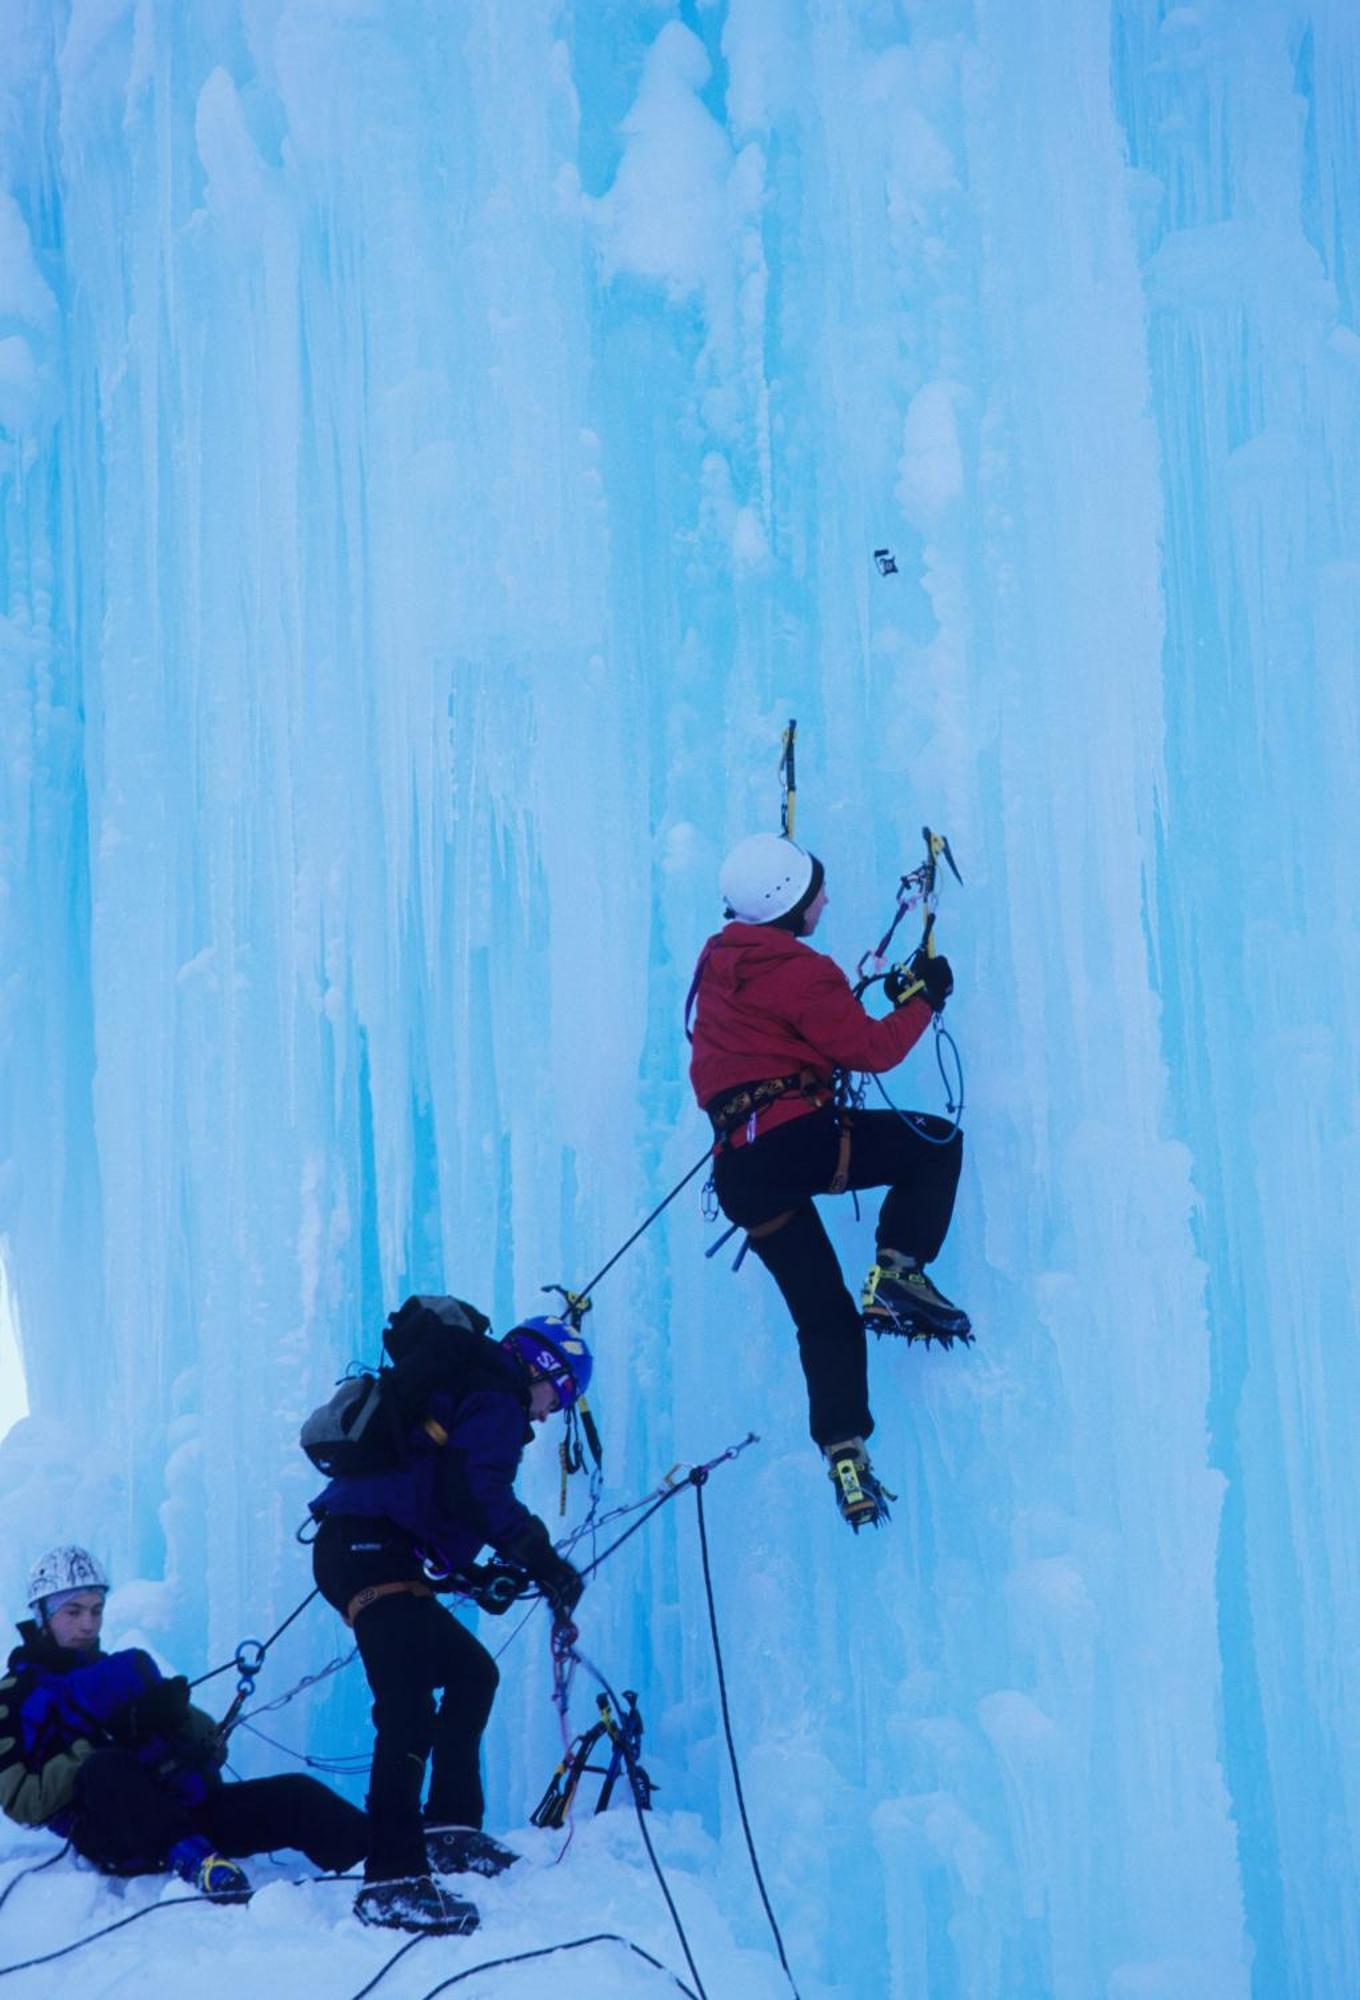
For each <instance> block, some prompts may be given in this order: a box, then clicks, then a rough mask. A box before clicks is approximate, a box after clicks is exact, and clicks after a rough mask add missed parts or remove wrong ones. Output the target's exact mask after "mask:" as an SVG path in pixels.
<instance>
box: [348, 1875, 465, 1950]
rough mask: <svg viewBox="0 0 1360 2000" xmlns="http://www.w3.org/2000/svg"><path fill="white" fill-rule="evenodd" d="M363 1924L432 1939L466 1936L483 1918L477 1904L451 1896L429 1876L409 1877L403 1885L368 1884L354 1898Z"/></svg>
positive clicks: (390, 1883)
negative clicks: (427, 1933) (420, 1932)
mask: <svg viewBox="0 0 1360 2000" xmlns="http://www.w3.org/2000/svg"><path fill="white" fill-rule="evenodd" d="M354 1914H355V1916H356V1917H357V1918H358V1919H359V1922H360V1923H361V1924H376V1925H378V1926H379V1927H380V1928H382V1929H384V1930H391V1931H428V1932H429V1933H430V1935H431V1936H432V1937H466V1936H467V1934H468V1933H469V1931H475V1930H476V1928H477V1926H478V1924H479V1923H480V1922H481V1918H480V1917H479V1916H478V1914H477V1908H476V1905H475V1904H473V1903H465V1902H464V1901H463V1898H462V1897H461V1896H451V1895H450V1894H449V1892H448V1890H447V1889H441V1888H440V1886H439V1884H438V1883H437V1882H433V1881H431V1879H430V1877H429V1876H428V1875H407V1876H404V1877H403V1878H402V1880H400V1881H399V1882H367V1883H365V1885H364V1887H363V1888H362V1889H361V1890H360V1891H359V1893H358V1895H357V1896H356V1897H355V1898H354Z"/></svg>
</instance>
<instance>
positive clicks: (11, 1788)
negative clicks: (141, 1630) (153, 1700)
mask: <svg viewBox="0 0 1360 2000" xmlns="http://www.w3.org/2000/svg"><path fill="white" fill-rule="evenodd" d="M160 1678H161V1675H160V1669H159V1668H158V1667H157V1665H156V1663H155V1661H154V1660H153V1659H152V1658H151V1656H150V1654H149V1653H143V1652H141V1651H138V1650H135V1649H129V1650H128V1651H126V1652H121V1653H108V1654H101V1656H100V1657H99V1658H98V1659H95V1660H91V1661H90V1663H89V1665H88V1666H84V1667H73V1668H72V1669H71V1671H70V1672H69V1673H65V1674H54V1673H47V1672H43V1671H42V1670H41V1669H39V1670H37V1671H34V1670H32V1669H22V1668H21V1669H20V1670H19V1671H18V1672H16V1673H11V1674H9V1675H7V1676H6V1677H5V1679H4V1680H3V1681H0V1810H3V1811H4V1812H6V1813H7V1814H8V1815H9V1817H10V1818H11V1819H14V1820H17V1821H18V1822H19V1823H20V1825H22V1826H46V1825H55V1826H57V1828H58V1830H59V1831H60V1830H61V1828H60V1821H61V1815H62V1814H63V1813H64V1812H65V1811H66V1809H67V1808H68V1807H69V1805H70V1803H71V1797H72V1794H73V1793H74V1791H75V1783H76V1776H77V1773H78V1772H79V1769H80V1766H81V1764H82V1763H83V1762H84V1760H85V1758H86V1757H88V1756H89V1755H90V1753H91V1751H92V1750H93V1749H95V1748H96V1746H97V1745H98V1744H99V1743H100V1742H101V1741H105V1740H107V1739H106V1736H105V1731H106V1728H107V1725H108V1723H109V1722H111V1721H112V1719H113V1718H114V1717H115V1716H116V1715H117V1713H118V1711H119V1710H120V1709H121V1708H124V1707H125V1706H126V1705H127V1703H128V1702H129V1701H131V1700H132V1699H133V1698H134V1696H136V1695H138V1694H140V1693H141V1691H142V1689H143V1688H145V1687H149V1686H150V1685H151V1683H152V1682H153V1681H158V1680H159V1679H160Z"/></svg>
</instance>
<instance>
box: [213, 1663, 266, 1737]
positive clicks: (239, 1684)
mask: <svg viewBox="0 0 1360 2000" xmlns="http://www.w3.org/2000/svg"><path fill="white" fill-rule="evenodd" d="M268 1651H269V1648H268V1646H266V1645H264V1644H262V1643H261V1641H260V1640H259V1639H242V1641H241V1643H240V1645H239V1646H238V1647H237V1648H236V1657H235V1659H234V1660H233V1662H232V1665H233V1666H234V1667H235V1668H236V1674H237V1681H236V1692H235V1694H234V1695H233V1696H232V1698H231V1705H230V1707H229V1708H228V1709H227V1712H226V1714H225V1715H224V1716H223V1717H222V1720H221V1721H220V1722H219V1723H218V1725H217V1738H218V1741H219V1742H220V1743H225V1742H226V1740H227V1738H228V1736H230V1734H231V1732H232V1730H233V1729H234V1728H235V1726H236V1722H237V1719H238V1717H239V1716H240V1713H241V1710H242V1709H243V1708H244V1707H245V1705H246V1703H247V1702H248V1701H249V1700H250V1699H251V1698H252V1696H253V1695H254V1693H255V1680H256V1676H257V1675H258V1674H259V1671H260V1669H261V1667H263V1665H264V1656H265V1654H266V1653H267V1652H268Z"/></svg>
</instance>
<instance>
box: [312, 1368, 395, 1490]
mask: <svg viewBox="0 0 1360 2000" xmlns="http://www.w3.org/2000/svg"><path fill="white" fill-rule="evenodd" d="M385 1380H386V1376H385V1374H382V1375H374V1374H372V1373H371V1372H370V1371H369V1370H367V1369H365V1370H364V1372H363V1373H362V1374H360V1375H350V1376H347V1377H346V1379H345V1380H344V1381H343V1382H342V1383H341V1384H340V1386H339V1388H338V1389H337V1390H336V1392H335V1394H334V1395H333V1396H332V1397H331V1398H330V1400H329V1402H325V1403H322V1404H320V1405H319V1406H318V1407H317V1408H316V1409H315V1410H313V1411H312V1414H311V1415H310V1417H308V1419H307V1421H306V1423H305V1424H304V1425H303V1426H302V1432H301V1435H300V1437H299V1439H298V1442H299V1443H300V1444H301V1446H302V1449H303V1450H304V1451H305V1452H306V1454H307V1456H308V1458H310V1460H311V1461H312V1464H313V1465H314V1466H315V1467H316V1469H317V1471H318V1472H324V1473H325V1475H326V1477H327V1478H328V1479H340V1478H345V1477H349V1476H352V1475H353V1474H355V1473H366V1472H386V1471H388V1470H389V1468H390V1467H392V1466H394V1465H395V1464H396V1463H397V1461H398V1459H399V1457H400V1455H401V1450H400V1443H399V1440H398V1438H397V1436H396V1434H395V1433H396V1426H395V1424H394V1422H393V1414H394V1413H393V1412H392V1411H391V1410H390V1409H389V1407H388V1402H387V1397H386V1396H385V1395H384V1393H383V1390H384V1386H385Z"/></svg>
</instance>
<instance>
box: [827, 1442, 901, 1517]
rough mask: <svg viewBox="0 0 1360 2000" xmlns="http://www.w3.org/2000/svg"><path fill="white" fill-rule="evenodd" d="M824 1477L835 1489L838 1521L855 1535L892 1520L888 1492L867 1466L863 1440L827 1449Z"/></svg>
mask: <svg viewBox="0 0 1360 2000" xmlns="http://www.w3.org/2000/svg"><path fill="white" fill-rule="evenodd" d="M825 1449H826V1459H827V1476H828V1478H829V1479H830V1481H831V1484H832V1485H833V1486H834V1487H835V1489H836V1505H837V1506H838V1507H839V1508H840V1510H841V1519H842V1520H843V1521H848V1522H849V1523H850V1526H851V1527H852V1528H853V1529H854V1531H855V1533H856V1534H858V1533H859V1531H860V1529H861V1528H878V1527H881V1526H882V1525H883V1523H884V1522H885V1521H887V1520H889V1519H890V1518H891V1517H890V1515H889V1513H888V1502H889V1501H890V1500H896V1498H897V1495H896V1494H895V1493H889V1491H888V1490H887V1488H886V1487H885V1486H884V1485H883V1483H882V1481H881V1480H880V1479H879V1478H878V1476H877V1474H876V1473H875V1471H874V1469H873V1467H872V1466H871V1465H870V1463H869V1454H868V1452H867V1451H866V1450H865V1449H864V1439H863V1438H847V1439H846V1440H845V1442H844V1443H843V1444H829V1445H827V1446H826V1448H825Z"/></svg>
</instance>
